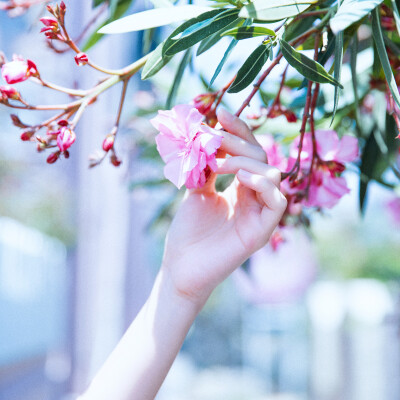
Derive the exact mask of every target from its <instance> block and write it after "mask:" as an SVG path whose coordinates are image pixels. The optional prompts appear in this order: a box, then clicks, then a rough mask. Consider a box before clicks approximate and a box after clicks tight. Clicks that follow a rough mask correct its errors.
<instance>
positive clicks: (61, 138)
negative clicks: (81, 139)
mask: <svg viewBox="0 0 400 400" xmlns="http://www.w3.org/2000/svg"><path fill="white" fill-rule="evenodd" d="M75 139H76V135H75V132H74V131H73V130H72V129H69V128H67V127H66V126H63V127H61V129H60V130H59V133H58V134H57V146H58V148H59V149H60V151H61V152H63V151H66V150H68V149H69V148H70V147H71V146H72V144H73V143H74V142H75Z"/></svg>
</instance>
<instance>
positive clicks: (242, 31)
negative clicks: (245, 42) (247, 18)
mask: <svg viewBox="0 0 400 400" xmlns="http://www.w3.org/2000/svg"><path fill="white" fill-rule="evenodd" d="M222 36H233V37H234V38H235V39H236V40H242V39H250V38H253V37H257V36H273V37H275V36H276V34H275V32H274V31H273V30H272V29H268V28H264V27H262V26H239V27H236V28H232V29H229V30H227V31H225V32H224V33H223V34H222Z"/></svg>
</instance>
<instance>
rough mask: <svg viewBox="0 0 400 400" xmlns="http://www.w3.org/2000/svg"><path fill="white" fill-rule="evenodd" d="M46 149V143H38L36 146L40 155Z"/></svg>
mask: <svg viewBox="0 0 400 400" xmlns="http://www.w3.org/2000/svg"><path fill="white" fill-rule="evenodd" d="M45 149H46V145H45V144H44V143H38V144H37V145H36V150H37V151H38V153H41V152H42V151H44V150H45Z"/></svg>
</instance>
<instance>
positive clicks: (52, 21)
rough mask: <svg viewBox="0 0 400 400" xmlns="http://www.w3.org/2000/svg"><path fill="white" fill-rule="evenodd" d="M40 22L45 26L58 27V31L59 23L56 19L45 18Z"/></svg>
mask: <svg viewBox="0 0 400 400" xmlns="http://www.w3.org/2000/svg"><path fill="white" fill-rule="evenodd" d="M40 22H42V23H43V25H44V26H48V27H57V29H58V21H57V20H56V19H55V18H51V17H43V18H40Z"/></svg>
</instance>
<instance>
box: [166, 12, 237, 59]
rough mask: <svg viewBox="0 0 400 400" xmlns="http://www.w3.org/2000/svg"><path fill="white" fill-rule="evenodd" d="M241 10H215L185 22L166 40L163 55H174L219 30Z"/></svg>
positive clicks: (233, 19)
mask: <svg viewBox="0 0 400 400" xmlns="http://www.w3.org/2000/svg"><path fill="white" fill-rule="evenodd" d="M238 12H239V10H237V9H228V10H213V11H209V12H206V13H204V14H201V15H200V16H199V17H197V18H192V19H191V20H189V21H187V22H185V23H184V24H182V25H181V26H180V27H178V28H177V29H176V30H175V31H174V32H172V34H171V35H170V36H169V37H168V38H167V40H166V41H165V45H164V47H163V55H167V56H172V55H174V54H176V53H179V52H180V51H183V50H186V49H188V48H189V47H192V46H193V45H195V44H196V43H198V42H200V41H201V40H203V39H205V38H206V37H208V36H211V35H212V34H213V33H215V32H218V31H219V30H220V29H221V28H223V27H224V26H226V25H228V24H230V23H231V22H233V21H235V20H236V19H237V16H238Z"/></svg>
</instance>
